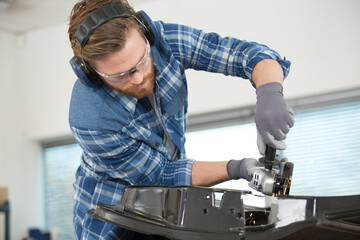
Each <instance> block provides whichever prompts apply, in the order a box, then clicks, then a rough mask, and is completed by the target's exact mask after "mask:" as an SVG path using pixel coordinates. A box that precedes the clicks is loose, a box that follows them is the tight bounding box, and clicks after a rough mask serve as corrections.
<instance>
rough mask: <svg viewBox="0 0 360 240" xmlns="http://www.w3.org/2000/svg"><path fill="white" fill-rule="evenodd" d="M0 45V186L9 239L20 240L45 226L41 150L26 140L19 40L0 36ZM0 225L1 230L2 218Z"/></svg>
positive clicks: (24, 90) (24, 100) (1, 232)
mask: <svg viewBox="0 0 360 240" xmlns="http://www.w3.org/2000/svg"><path fill="white" fill-rule="evenodd" d="M0 42H1V44H0V53H1V55H0V72H1V77H0V86H1V87H0V109H1V115H0V116H1V117H0V185H1V186H6V187H8V188H9V199H10V208H11V216H10V220H11V236H12V239H21V237H22V236H23V235H24V233H25V231H26V229H28V228H29V227H34V226H39V225H42V224H43V222H44V219H43V214H44V213H43V207H42V206H43V201H42V199H43V198H42V185H43V184H42V180H41V179H42V175H41V173H42V171H41V158H40V154H41V149H40V148H39V145H38V144H37V143H36V142H34V141H29V140H28V139H27V138H26V137H25V133H26V127H25V123H26V111H25V110H26V104H25V103H26V99H25V97H24V95H25V93H26V87H25V85H26V80H25V79H23V78H20V77H19V73H20V72H21V71H22V66H21V65H19V64H18V63H19V61H18V60H19V59H18V54H17V53H18V50H19V48H18V45H17V43H18V37H17V36H14V35H10V34H6V33H2V32H0ZM0 224H1V227H2V228H1V229H4V227H3V226H4V221H3V217H1V220H0ZM3 237H4V232H3V231H0V239H2V238H3Z"/></svg>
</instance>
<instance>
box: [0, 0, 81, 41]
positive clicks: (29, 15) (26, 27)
mask: <svg viewBox="0 0 360 240" xmlns="http://www.w3.org/2000/svg"><path fill="white" fill-rule="evenodd" d="M76 2H77V0H0V31H5V32H10V33H14V34H17V33H23V32H27V31H30V30H34V29H37V28H42V27H47V26H50V25H54V24H60V23H64V22H66V21H67V20H68V17H69V15H70V12H71V9H72V7H73V6H74V4H75V3H76Z"/></svg>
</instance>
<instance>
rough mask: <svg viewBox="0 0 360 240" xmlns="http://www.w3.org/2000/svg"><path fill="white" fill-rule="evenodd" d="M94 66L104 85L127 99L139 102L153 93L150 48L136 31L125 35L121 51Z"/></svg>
mask: <svg viewBox="0 0 360 240" xmlns="http://www.w3.org/2000/svg"><path fill="white" fill-rule="evenodd" d="M95 65H96V71H97V72H98V73H99V74H100V75H101V78H102V80H103V81H104V82H105V83H106V85H108V86H109V87H110V88H111V89H114V90H117V91H119V92H122V93H124V94H126V95H128V96H131V97H135V98H138V99H141V98H144V97H146V96H148V95H149V94H150V93H151V92H152V91H153V89H154V83H155V79H154V65H153V59H152V57H151V52H150V46H149V45H148V44H147V41H146V40H145V38H144V37H143V36H142V35H141V34H140V33H139V32H137V31H136V30H130V31H129V33H128V36H127V41H126V43H125V45H124V47H123V48H122V49H121V50H119V51H117V52H115V53H113V54H111V55H110V56H108V57H107V58H105V59H102V60H99V61H96V64H95ZM129 71H130V73H129Z"/></svg>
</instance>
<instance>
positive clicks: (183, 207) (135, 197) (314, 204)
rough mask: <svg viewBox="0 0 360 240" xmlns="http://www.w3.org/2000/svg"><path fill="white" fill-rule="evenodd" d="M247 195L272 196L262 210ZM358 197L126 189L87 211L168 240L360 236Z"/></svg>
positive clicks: (101, 218) (213, 189)
mask: <svg viewBox="0 0 360 240" xmlns="http://www.w3.org/2000/svg"><path fill="white" fill-rule="evenodd" d="M247 197H259V198H265V197H266V198H271V203H270V205H269V206H266V207H264V208H259V207H254V206H249V205H245V204H244V202H246V201H245V199H246V198H247ZM359 203H360V195H355V196H338V197H306V196H287V195H283V196H281V195H279V196H274V195H273V196H271V197H269V196H256V195H254V194H252V193H251V192H249V191H238V190H227V189H217V188H200V187H161V186H158V187H157V186H149V187H128V188H126V189H125V192H124V195H123V197H122V199H121V201H119V202H118V203H117V204H116V205H98V206H97V208H96V209H91V210H88V214H89V215H91V216H93V217H95V218H98V219H100V220H103V221H106V222H109V223H111V224H114V225H116V226H120V227H122V228H126V229H129V230H132V231H135V232H140V233H142V234H147V235H157V236H163V237H166V238H169V239H183V240H192V239H199V240H200V239H204V240H215V239H216V240H218V239H222V240H228V239H229V240H255V239H267V240H268V239H270V240H271V239H294V240H297V239H313V240H322V239H324V240H325V239H326V240H328V239H330V240H331V239H337V240H338V239H342V240H350V239H351V240H352V239H360V205H359Z"/></svg>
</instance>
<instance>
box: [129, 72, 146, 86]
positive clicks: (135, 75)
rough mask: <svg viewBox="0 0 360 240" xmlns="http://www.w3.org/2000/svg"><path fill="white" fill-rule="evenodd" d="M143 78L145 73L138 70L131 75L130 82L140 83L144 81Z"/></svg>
mask: <svg viewBox="0 0 360 240" xmlns="http://www.w3.org/2000/svg"><path fill="white" fill-rule="evenodd" d="M143 79H144V76H143V74H142V73H141V72H139V71H136V72H134V73H133V75H132V76H131V79H130V83H132V84H134V85H139V84H141V83H142V81H143Z"/></svg>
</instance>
